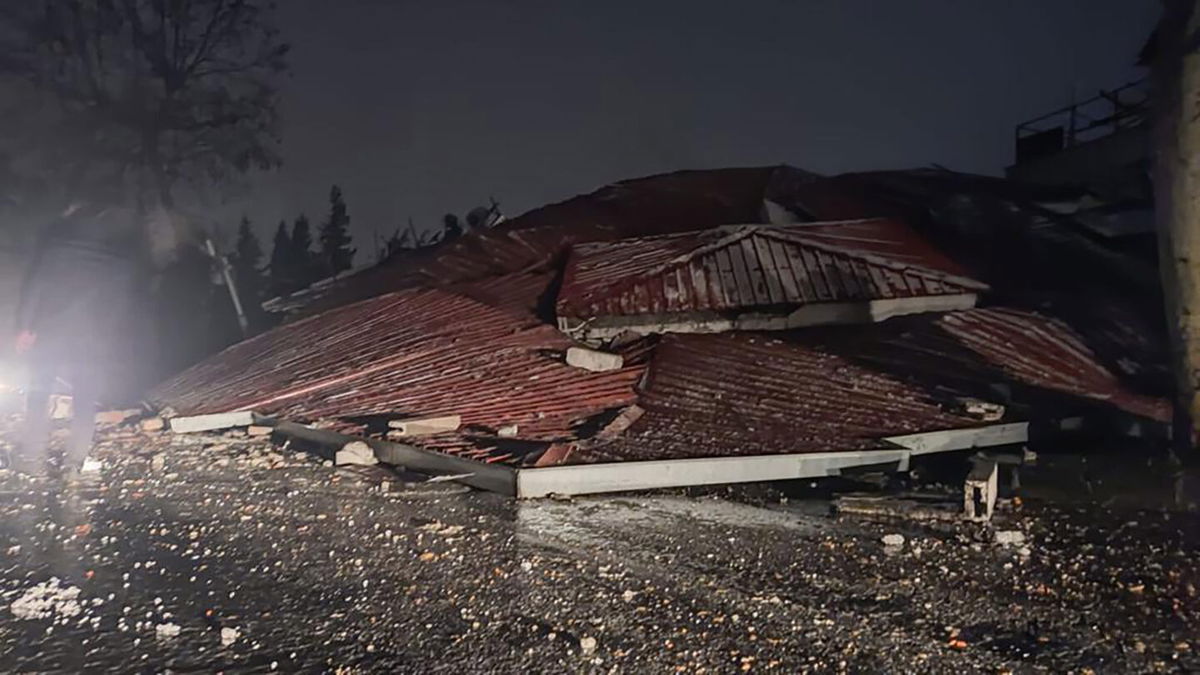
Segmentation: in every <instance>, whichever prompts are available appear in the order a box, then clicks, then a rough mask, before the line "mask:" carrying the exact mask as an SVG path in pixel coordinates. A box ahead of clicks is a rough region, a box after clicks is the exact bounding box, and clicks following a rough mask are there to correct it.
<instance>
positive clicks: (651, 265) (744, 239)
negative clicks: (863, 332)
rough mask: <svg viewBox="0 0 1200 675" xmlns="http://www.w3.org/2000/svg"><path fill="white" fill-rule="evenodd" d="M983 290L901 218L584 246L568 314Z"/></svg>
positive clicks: (569, 286) (571, 276)
mask: <svg viewBox="0 0 1200 675" xmlns="http://www.w3.org/2000/svg"><path fill="white" fill-rule="evenodd" d="M850 245H853V246H857V247H861V248H851V247H850ZM983 288H985V285H984V284H982V283H980V282H977V281H974V280H972V279H969V278H967V277H965V276H962V275H961V273H960V271H959V270H958V269H957V267H956V266H954V265H953V263H951V262H950V261H949V260H947V259H946V258H945V257H944V256H942V255H941V254H940V253H938V252H937V251H935V250H934V249H933V248H932V247H930V246H928V245H927V244H925V243H924V242H922V241H921V240H920V238H919V237H917V236H916V234H915V233H913V232H912V231H911V230H909V229H908V228H907V227H905V226H904V225H903V224H901V223H899V222H896V221H851V222H847V223H827V224H802V225H791V226H742V227H738V228H736V229H733V230H732V231H730V228H721V229H719V230H715V231H710V232H706V233H687V234H682V235H668V236H664V237H646V238H639V239H634V240H626V241H621V242H613V243H594V244H584V245H580V246H578V247H576V248H575V250H574V252H573V255H572V257H571V259H570V260H569V262H568V267H567V271H566V276H565V280H564V283H563V289H562V293H561V294H560V296H559V302H558V309H559V313H560V314H562V315H564V316H571V317H580V318H590V317H595V316H621V315H636V314H660V313H673V312H689V311H703V310H712V311H725V310H734V309H737V310H743V309H750V308H763V307H770V306H786V305H801V304H808V303H818V302H840V301H849V300H876V299H885V298H907V297H921V296H930V295H947V294H961V293H968V292H975V291H978V290H980V289H983Z"/></svg>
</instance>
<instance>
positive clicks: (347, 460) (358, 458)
mask: <svg viewBox="0 0 1200 675" xmlns="http://www.w3.org/2000/svg"><path fill="white" fill-rule="evenodd" d="M333 463H334V465H335V466H345V465H347V464H359V465H364V466H371V465H374V464H378V463H379V458H378V457H376V456H375V451H374V450H372V449H371V446H369V445H367V444H366V443H365V442H363V441H350V442H349V443H347V444H345V445H343V446H342V448H341V449H340V450H338V451H337V453H336V454H335V455H334V457H333Z"/></svg>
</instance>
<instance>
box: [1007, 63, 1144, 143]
mask: <svg viewBox="0 0 1200 675" xmlns="http://www.w3.org/2000/svg"><path fill="white" fill-rule="evenodd" d="M1149 102H1150V92H1149V82H1148V81H1147V80H1144V79H1143V80H1137V81H1134V82H1130V83H1128V84H1125V85H1122V86H1120V87H1117V88H1116V89H1111V90H1107V91H1101V92H1100V93H1099V94H1097V95H1096V96H1095V97H1093V98H1090V99H1087V100H1086V101H1082V102H1080V103H1073V104H1071V105H1068V106H1065V107H1063V108H1059V109H1058V110H1055V111H1053V112H1049V113H1046V114H1045V115H1042V116H1040V117H1035V118H1033V119H1031V120H1028V121H1025V122H1022V123H1020V124H1018V125H1017V129H1016V150H1017V162H1018V163H1020V162H1022V161H1026V160H1029V159H1033V158H1035V157H1041V156H1044V155H1050V154H1054V153H1055V152H1059V151H1061V150H1065V149H1067V148H1070V147H1073V146H1076V145H1080V144H1081V143H1087V142H1089V141H1094V140H1096V139H1098V138H1103V137H1105V136H1110V135H1112V134H1114V133H1117V132H1118V131H1121V130H1123V129H1129V128H1132V127H1137V126H1141V125H1142V124H1143V123H1145V121H1146V113H1147V110H1148V109H1149Z"/></svg>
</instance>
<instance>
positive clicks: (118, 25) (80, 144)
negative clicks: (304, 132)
mask: <svg viewBox="0 0 1200 675" xmlns="http://www.w3.org/2000/svg"><path fill="white" fill-rule="evenodd" d="M4 4H5V7H4V9H3V11H0V54H3V55H4V57H3V58H0V84H2V85H4V87H5V90H4V91H3V92H0V93H2V95H3V98H4V99H5V100H6V101H14V102H22V103H23V104H24V105H23V106H21V108H20V110H19V111H18V114H19V115H21V116H22V118H21V119H19V120H17V121H16V122H15V123H14V122H13V121H12V120H9V121H7V122H6V124H4V125H3V128H2V129H0V134H3V138H2V139H0V141H2V142H4V145H6V146H8V149H10V150H11V151H13V152H15V153H17V154H20V155H22V156H23V157H24V159H25V160H26V165H32V166H34V167H36V168H35V169H34V171H35V172H41V173H45V172H49V173H52V174H53V175H54V183H55V184H57V185H60V186H63V188H64V191H65V192H66V193H67V194H66V195H65V196H67V197H68V198H69V197H71V195H72V193H74V194H78V193H80V192H81V191H83V190H85V189H88V188H93V187H95V186H96V185H98V184H104V185H106V186H107V187H108V188H109V189H113V188H121V189H125V190H131V191H136V193H137V195H138V197H139V198H140V201H141V203H142V204H143V205H148V204H153V203H158V204H162V205H164V206H170V205H172V204H173V203H174V201H175V195H174V193H175V190H176V188H177V186H179V185H180V183H181V182H182V181H183V180H184V179H187V180H188V182H189V184H211V183H213V182H220V181H222V180H224V179H226V178H228V177H230V176H232V175H237V174H242V173H245V172H246V171H248V170H250V169H268V168H273V167H275V166H276V165H278V164H279V156H278V153H277V151H276V146H277V133H276V127H277V114H276V101H277V99H278V96H277V94H276V90H275V87H274V85H273V80H274V78H275V76H277V75H278V74H280V73H281V72H283V71H285V70H286V68H287V63H286V56H287V53H288V46H287V45H286V44H285V43H283V42H282V41H281V40H280V38H279V34H278V31H277V30H276V29H275V28H274V27H273V26H272V24H271V12H272V3H269V2H267V1H266V0H260V1H256V0H189V1H188V2H163V1H162V0H41V1H38V2H9V3H4ZM5 132H10V133H5ZM0 147H2V146H0Z"/></svg>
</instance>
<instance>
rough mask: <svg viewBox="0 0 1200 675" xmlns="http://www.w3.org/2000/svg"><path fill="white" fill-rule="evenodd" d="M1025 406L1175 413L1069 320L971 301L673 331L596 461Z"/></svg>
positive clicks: (901, 426) (850, 444) (715, 450)
mask: <svg viewBox="0 0 1200 675" xmlns="http://www.w3.org/2000/svg"><path fill="white" fill-rule="evenodd" d="M995 385H1008V386H1009V387H1010V388H1011V389H1012V390H1013V398H1014V399H1015V402H1016V405H1013V406H1011V407H1010V412H1009V418H1010V419H1024V420H1029V419H1037V418H1042V419H1045V418H1050V419H1053V418H1055V417H1057V416H1063V415H1065V414H1075V413H1077V412H1084V411H1085V410H1084V409H1085V408H1086V407H1087V405H1086V404H1087V403H1088V402H1090V403H1091V406H1092V408H1093V409H1095V408H1096V407H1097V406H1099V407H1108V408H1110V409H1116V410H1122V411H1125V412H1128V413H1132V414H1134V415H1139V416H1142V417H1146V418H1149V419H1153V420H1158V421H1166V420H1168V419H1169V417H1170V407H1169V405H1168V403H1167V401H1166V400H1165V399H1162V398H1157V397H1152V396H1143V395H1139V394H1137V393H1134V392H1131V391H1130V390H1128V389H1127V388H1125V387H1124V386H1123V385H1122V384H1121V382H1120V381H1119V380H1118V379H1117V378H1116V377H1115V376H1114V375H1113V374H1112V373H1111V372H1109V371H1108V370H1107V369H1106V368H1105V367H1104V366H1103V365H1102V364H1101V363H1100V362H1099V361H1098V360H1097V358H1096V356H1095V354H1094V353H1093V352H1092V351H1091V350H1090V349H1089V348H1088V347H1087V346H1086V345H1085V344H1084V341H1083V338H1082V337H1081V336H1079V335H1078V334H1077V333H1075V332H1074V331H1072V330H1071V329H1070V328H1069V327H1068V326H1067V325H1066V324H1065V323H1063V322H1061V321H1059V320H1057V319H1053V318H1050V317H1046V316H1043V315H1041V314H1038V313H1035V312H1030V311H1026V310H1016V309H973V310H967V311H961V312H950V313H947V314H944V315H925V316H920V317H912V318H910V319H906V320H892V321H889V322H885V323H883V324H876V325H871V326H865V327H855V328H838V329H824V330H803V331H792V332H782V333H770V334H767V333H724V334H719V335H667V336H664V337H663V338H662V342H661V344H660V345H659V347H658V350H657V352H656V353H655V356H654V360H653V363H652V365H651V368H650V371H649V373H648V375H647V377H646V379H645V384H644V386H643V387H642V388H641V390H640V396H639V398H638V406H639V407H641V408H643V409H644V410H645V411H646V412H645V414H643V415H642V416H641V417H640V418H638V420H637V421H636V422H635V423H634V424H633V425H632V426H631V427H630V428H629V430H628V431H627V432H626V433H625V434H624V435H622V436H621V437H619V438H617V439H616V440H614V441H612V442H610V443H606V444H596V445H595V446H593V447H589V448H587V450H586V452H587V453H588V454H589V455H590V457H591V458H593V459H599V460H615V459H666V458H683V457H698V456H717V455H753V454H766V453H792V452H819V451H832V450H846V449H855V448H873V447H881V446H882V445H884V443H883V441H882V440H881V439H883V438H885V437H887V436H894V435H902V434H907V433H918V432H927V431H937V430H942V429H953V428H964V427H970V426H976V425H979V424H981V422H979V421H978V420H977V419H974V418H972V417H969V416H966V415H964V414H962V413H960V412H957V411H958V410H959V405H958V404H957V399H960V398H963V397H979V398H983V399H984V400H990V401H993V402H1004V403H1008V402H1007V401H1002V400H1001V395H1000V393H999V392H998V390H997V389H995V388H994V386H995Z"/></svg>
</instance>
